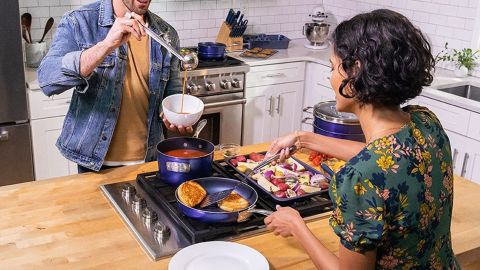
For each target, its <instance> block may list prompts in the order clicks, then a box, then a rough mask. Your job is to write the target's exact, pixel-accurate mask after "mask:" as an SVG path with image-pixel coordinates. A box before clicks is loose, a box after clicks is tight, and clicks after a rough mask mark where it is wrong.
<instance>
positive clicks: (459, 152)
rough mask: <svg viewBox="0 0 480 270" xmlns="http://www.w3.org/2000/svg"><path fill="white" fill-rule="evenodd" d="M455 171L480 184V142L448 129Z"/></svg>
mask: <svg viewBox="0 0 480 270" xmlns="http://www.w3.org/2000/svg"><path fill="white" fill-rule="evenodd" d="M447 135H448V138H449V139H450V145H451V148H452V155H453V157H452V160H453V173H454V174H456V175H460V176H462V177H465V178H466V179H470V180H472V181H474V182H477V183H479V184H480V142H479V141H476V140H473V139H470V138H468V137H465V136H462V135H460V134H457V133H455V132H452V131H448V130H447Z"/></svg>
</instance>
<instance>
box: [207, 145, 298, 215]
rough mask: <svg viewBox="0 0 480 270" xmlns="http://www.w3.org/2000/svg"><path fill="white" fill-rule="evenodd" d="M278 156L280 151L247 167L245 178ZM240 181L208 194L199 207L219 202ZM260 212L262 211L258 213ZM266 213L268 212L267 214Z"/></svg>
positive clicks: (293, 148)
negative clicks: (232, 185)
mask: <svg viewBox="0 0 480 270" xmlns="http://www.w3.org/2000/svg"><path fill="white" fill-rule="evenodd" d="M288 150H289V151H290V153H292V154H293V153H294V152H295V151H297V147H296V146H295V145H293V146H290V147H289V148H288ZM279 157H280V152H278V153H276V154H275V155H273V156H271V157H269V158H267V159H265V160H263V161H262V162H260V163H259V164H258V165H257V166H255V168H253V169H252V170H250V169H248V168H247V170H246V171H245V178H247V177H249V176H250V175H252V174H253V173H257V172H258V171H259V170H260V169H261V168H263V167H265V166H267V165H268V164H270V163H271V162H272V161H274V160H276V159H278V158H279ZM240 183H241V182H240V181H239V182H238V183H237V184H236V185H235V186H234V187H233V188H229V189H226V190H222V191H219V192H215V193H212V194H209V195H207V196H206V197H205V198H204V199H203V200H202V202H201V203H200V208H204V207H207V206H210V205H212V204H214V203H216V202H219V201H221V200H223V199H225V198H227V197H228V196H229V195H230V194H231V193H232V192H233V191H234V190H235V188H237V186H238V185H239V184H240ZM260 214H262V213H260ZM267 215H268V214H267Z"/></svg>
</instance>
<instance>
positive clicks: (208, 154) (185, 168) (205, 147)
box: [157, 137, 215, 186]
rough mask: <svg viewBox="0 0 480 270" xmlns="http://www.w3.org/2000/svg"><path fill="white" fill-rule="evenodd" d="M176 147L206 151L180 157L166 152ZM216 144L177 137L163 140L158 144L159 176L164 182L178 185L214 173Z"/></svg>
mask: <svg viewBox="0 0 480 270" xmlns="http://www.w3.org/2000/svg"><path fill="white" fill-rule="evenodd" d="M176 149H194V150H201V151H204V152H205V155H204V156H201V157H196V158H179V157H173V156H169V155H166V154H164V153H165V152H168V151H171V150H176ZM214 150H215V146H214V145H213V144H212V143H211V142H209V141H206V140H203V139H197V138H190V137H177V138H170V139H166V140H163V141H161V142H160V143H159V144H158V145H157V161H158V171H159V172H158V176H159V177H160V179H162V180H163V181H164V182H166V183H168V184H170V185H173V186H178V185H180V184H181V183H183V182H185V181H187V180H191V179H195V178H201V177H208V176H210V175H212V162H213V152H214Z"/></svg>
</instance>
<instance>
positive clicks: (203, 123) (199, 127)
mask: <svg viewBox="0 0 480 270" xmlns="http://www.w3.org/2000/svg"><path fill="white" fill-rule="evenodd" d="M206 125H207V119H202V120H200V121H199V122H198V124H197V129H195V133H193V137H194V138H198V135H200V132H202V130H203V128H204V127H205V126H206Z"/></svg>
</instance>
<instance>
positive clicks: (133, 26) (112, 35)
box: [103, 12, 146, 51]
mask: <svg viewBox="0 0 480 270" xmlns="http://www.w3.org/2000/svg"><path fill="white" fill-rule="evenodd" d="M139 21H140V22H141V23H142V24H144V22H143V18H142V17H141V16H140V15H138V14H135V13H133V12H132V13H130V15H129V16H125V17H119V18H116V19H115V22H114V23H113V25H112V28H111V29H110V31H109V32H108V34H107V36H106V37H105V39H104V40H103V43H104V44H105V45H106V46H108V47H109V48H111V50H112V51H113V50H115V49H116V48H118V47H120V46H121V45H122V44H125V43H126V42H127V41H128V39H129V38H130V35H133V36H134V37H135V38H136V39H137V40H140V39H141V38H142V37H143V36H145V35H146V33H145V29H143V26H142V25H140V23H139Z"/></svg>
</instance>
